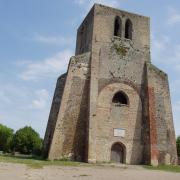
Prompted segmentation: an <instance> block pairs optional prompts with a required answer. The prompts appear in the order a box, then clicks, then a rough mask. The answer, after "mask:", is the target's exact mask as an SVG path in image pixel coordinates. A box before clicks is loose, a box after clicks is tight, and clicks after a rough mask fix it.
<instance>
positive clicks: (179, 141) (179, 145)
mask: <svg viewBox="0 0 180 180" xmlns="http://www.w3.org/2000/svg"><path fill="white" fill-rule="evenodd" d="M176 144H177V153H178V156H179V157H180V136H179V137H178V138H177V140H176Z"/></svg>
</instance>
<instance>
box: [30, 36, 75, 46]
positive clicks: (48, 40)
mask: <svg viewBox="0 0 180 180" xmlns="http://www.w3.org/2000/svg"><path fill="white" fill-rule="evenodd" d="M30 40H32V41H35V42H39V43H43V44H51V45H52V44H53V45H63V46H65V45H68V46H69V45H72V43H73V42H74V39H73V38H71V37H63V36H45V35H41V34H35V35H34V37H32V38H30Z"/></svg>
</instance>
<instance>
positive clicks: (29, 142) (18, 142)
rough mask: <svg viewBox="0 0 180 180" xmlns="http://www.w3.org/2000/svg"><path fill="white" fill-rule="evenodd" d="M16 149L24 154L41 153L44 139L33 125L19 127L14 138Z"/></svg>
mask: <svg viewBox="0 0 180 180" xmlns="http://www.w3.org/2000/svg"><path fill="white" fill-rule="evenodd" d="M12 147H13V150H14V151H17V152H20V153H22V154H34V155H40V154H41V148H42V139H41V138H40V136H39V134H38V133H37V132H36V131H35V130H34V129H32V128H31V127H28V126H26V127H24V128H22V129H19V130H18V131H17V132H16V133H15V135H14V137H13V140H12Z"/></svg>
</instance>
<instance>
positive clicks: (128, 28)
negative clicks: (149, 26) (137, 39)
mask: <svg viewBox="0 0 180 180" xmlns="http://www.w3.org/2000/svg"><path fill="white" fill-rule="evenodd" d="M132 29H133V25H132V22H131V20H130V19H127V20H126V24H125V38H126V39H131V40H132Z"/></svg>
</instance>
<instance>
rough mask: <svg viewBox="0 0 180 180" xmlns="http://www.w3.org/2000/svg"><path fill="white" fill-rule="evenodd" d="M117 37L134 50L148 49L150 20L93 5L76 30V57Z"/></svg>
mask: <svg viewBox="0 0 180 180" xmlns="http://www.w3.org/2000/svg"><path fill="white" fill-rule="evenodd" d="M118 37H119V38H121V39H122V40H124V41H131V42H130V43H133V46H134V48H136V49H139V50H140V49H141V50H142V49H143V48H145V49H147V48H150V18H149V17H145V16H142V15H138V14H134V13H129V12H126V11H122V10H119V9H114V8H110V7H107V6H104V5H100V4H95V5H94V6H93V7H92V9H91V10H90V12H89V13H88V15H87V16H86V18H85V19H84V21H83V22H82V24H81V25H80V27H79V28H78V32H77V42H76V55H78V54H82V53H85V52H89V51H91V50H92V48H93V45H94V43H99V45H100V46H101V45H102V44H103V43H109V42H111V41H112V39H114V38H118Z"/></svg>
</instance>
